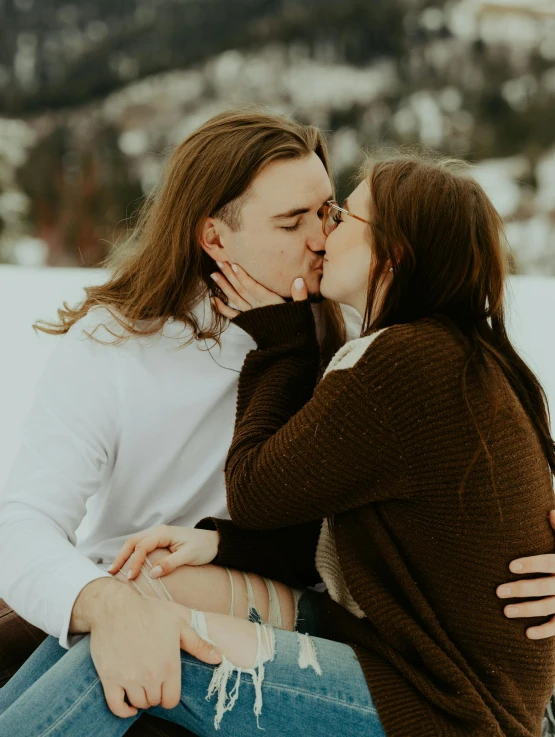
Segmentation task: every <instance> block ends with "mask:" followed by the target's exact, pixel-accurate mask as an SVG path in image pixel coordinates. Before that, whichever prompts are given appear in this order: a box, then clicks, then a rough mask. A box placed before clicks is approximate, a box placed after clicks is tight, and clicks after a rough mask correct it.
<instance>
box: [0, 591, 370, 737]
mask: <svg viewBox="0 0 555 737" xmlns="http://www.w3.org/2000/svg"><path fill="white" fill-rule="evenodd" d="M319 616H320V607H319V595H318V594H315V593H313V592H310V591H309V592H305V593H304V594H303V596H302V597H301V600H300V602H299V615H298V620H297V630H298V631H297V632H285V631H283V630H277V629H276V630H274V635H275V653H274V658H273V660H268V661H267V662H266V663H265V664H264V676H263V683H262V689H261V690H262V708H261V709H258V711H259V712H260V715H259V717H258V718H257V716H256V715H255V713H254V707H255V698H256V690H257V689H256V688H255V683H254V682H253V677H252V675H251V674H250V672H249V671H244V672H243V673H242V674H241V676H242V677H241V683H240V686H239V692H238V696H237V700H236V701H235V702H234V703H232V702H233V699H232V700H231V701H230V700H229V696H230V694H229V693H228V699H227V702H226V703H227V706H228V707H231V708H229V710H227V711H225V713H224V714H223V717H222V719H221V723H220V724H219V727H216V726H215V701H216V700H217V696H218V695H217V694H215V695H214V696H213V697H212V699H211V700H208V699H207V693H208V691H209V687H210V683H211V681H212V677H213V674H214V671H215V669H216V668H217V666H214V665H208V664H206V663H202V662H201V661H199V660H197V659H196V658H194V657H192V656H190V655H189V654H188V653H185V652H182V653H181V673H182V684H181V688H182V692H181V693H182V695H181V701H180V703H179V704H178V705H177V706H176V707H175V708H173V709H163V708H162V707H161V706H154V707H151V708H150V709H148V713H149V714H151V715H152V716H157V717H160V718H161V719H167V720H169V721H171V722H175V723H177V724H180V725H182V726H184V727H186V728H187V729H189V730H190V731H191V732H193V733H194V734H196V735H199V737H208V736H210V737H212V736H215V735H221V737H250V736H251V735H253V736H254V735H256V736H257V737H260V735H261V734H263V732H262V731H261V730H265V734H266V735H267V736H268V737H289V735H290V736H291V737H293V736H294V737H298V735H299V734H302V735H303V737H311V736H312V735H314V737H316V736H318V737H328V736H329V737H337V735H338V734H346V735H349V737H356V735H364V737H385V733H384V731H383V728H382V726H381V724H380V720H379V718H378V715H377V713H376V709H375V707H374V704H373V702H372V698H371V696H370V693H369V690H368V686H367V684H366V681H365V679H364V675H363V673H362V670H361V667H360V665H359V662H358V660H357V658H356V656H355V653H354V651H353V650H352V649H351V648H350V647H348V646H347V645H343V644H341V643H337V642H332V641H331V640H324V639H321V638H318V637H314V635H315V634H317V633H318V631H319V630H320V626H319ZM309 635H310V637H309ZM89 644H90V637H89V636H88V635H87V636H86V637H84V638H83V639H82V640H80V641H79V642H78V643H77V644H76V645H74V646H73V647H72V648H71V649H70V650H69V651H67V650H64V649H63V648H62V647H60V645H59V644H58V642H57V640H56V639H55V638H53V637H48V638H47V639H46V640H45V641H44V642H43V644H42V645H41V646H40V647H39V648H38V649H37V650H36V651H35V653H34V654H33V655H32V656H31V657H30V658H29V660H27V662H26V663H25V664H24V665H23V666H22V667H21V668H20V670H19V671H18V672H17V673H16V674H15V675H14V676H13V677H12V679H11V680H10V681H9V682H8V683H7V684H6V685H5V686H4V687H3V688H2V689H0V735H9V736H10V737H70V736H72V735H75V737H97V735H102V737H116V736H118V735H123V734H125V733H126V732H127V730H128V729H129V728H130V727H131V725H132V724H133V722H134V721H135V720H137V719H138V718H139V715H140V714H141V713H142V712H141V710H139V712H138V714H137V715H136V716H133V717H129V718H127V719H122V718H121V717H117V716H115V715H114V714H112V712H111V711H110V710H109V708H108V706H107V704H106V700H105V698H104V692H103V689H102V684H101V683H100V680H99V678H98V675H97V672H96V669H95V667H94V664H93V661H92V659H91V656H90V648H89ZM235 675H236V674H235ZM234 686H235V680H234V679H233V676H232V679H231V681H230V683H229V687H228V692H229V691H232V690H233V687H234Z"/></svg>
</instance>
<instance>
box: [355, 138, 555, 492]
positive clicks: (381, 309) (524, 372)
mask: <svg viewBox="0 0 555 737" xmlns="http://www.w3.org/2000/svg"><path fill="white" fill-rule="evenodd" d="M363 173H364V176H365V177H366V178H367V182H368V185H369V189H370V197H371V199H370V211H369V220H370V222H371V225H370V226H369V227H370V229H371V237H372V242H373V262H372V267H371V274H370V279H369V285H368V300H367V306H366V314H365V317H364V323H363V334H368V333H370V332H373V331H375V330H380V329H381V328H385V327H389V326H391V325H394V324H400V323H409V322H413V321H415V320H418V319H421V318H429V317H433V318H439V319H440V320H442V321H443V322H445V323H446V324H447V325H450V326H456V329H457V330H458V331H460V333H461V334H462V335H463V336H464V338H465V342H466V344H467V345H468V346H469V353H468V361H467V364H466V369H465V371H464V373H463V391H464V394H465V397H466V401H467V406H468V409H469V411H470V413H471V415H472V416H473V413H472V409H471V407H470V405H469V401H468V397H467V391H466V389H467V383H466V382H467V374H468V371H470V370H476V371H477V372H478V375H479V376H480V377H481V378H482V383H483V386H484V387H485V388H486V389H488V388H489V391H490V392H491V393H492V395H495V394H496V392H495V386H496V381H495V376H493V375H492V373H491V372H489V371H488V368H487V367H488V363H489V364H491V361H492V360H493V365H494V366H497V367H499V369H501V372H502V374H503V375H504V376H505V377H506V379H507V380H508V382H509V384H510V385H511V387H512V389H513V391H514V392H515V394H516V395H517V397H518V399H519V400H520V402H521V404H522V406H523V407H524V409H525V410H526V412H527V414H528V417H529V418H530V420H531V422H532V424H533V426H534V428H535V430H536V433H537V435H538V438H539V440H540V442H541V445H542V447H543V450H544V452H545V455H546V458H547V460H548V463H549V466H550V468H551V471H552V473H554V474H555V443H554V442H553V438H552V436H551V434H550V427H549V410H548V406H547V398H546V395H545V392H544V390H543V388H542V386H541V384H540V382H539V381H538V379H537V378H536V376H535V375H534V373H533V372H532V371H531V370H530V368H529V367H528V366H527V365H526V363H525V362H524V361H523V360H522V358H521V357H520V356H519V355H518V353H517V351H516V350H515V348H514V347H513V345H512V344H511V341H510V340H509V337H508V335H507V330H506V326H505V315H504V309H503V303H504V285H505V280H506V276H507V273H508V266H507V263H508V260H507V254H508V248H507V244H506V241H505V236H504V229H503V222H502V219H501V217H500V215H499V214H498V212H497V211H496V210H495V208H494V206H493V205H492V203H491V202H490V200H489V198H488V197H487V195H486V193H485V192H484V190H483V189H482V188H481V187H480V185H479V184H478V183H477V182H476V181H475V180H474V179H473V178H472V176H471V173H472V172H471V168H470V167H469V165H468V164H466V163H465V162H463V161H460V160H457V159H445V158H441V157H440V156H438V155H436V154H433V153H432V152H428V151H425V150H419V151H409V152H404V151H402V150H401V151H398V152H396V153H395V154H392V153H391V152H389V151H384V152H381V153H380V152H379V151H378V152H376V153H375V154H374V155H370V156H369V160H368V161H367V163H366V164H365V168H364V169H363ZM390 266H391V268H392V269H393V274H392V276H393V278H392V280H391V281H390V283H389V285H388V286H387V287H385V288H384V287H383V286H382V284H383V278H382V275H383V273H384V271H387V269H388V268H390ZM377 297H378V302H376V298H377ZM374 304H377V305H378V308H377V310H376V309H374V310H372V305H374ZM496 373H497V372H496ZM492 402H493V405H492V406H494V407H495V397H494V396H492ZM475 426H476V430H477V433H478V436H479V438H480V441H481V442H480V445H481V447H482V448H483V449H485V453H486V457H487V458H488V459H489V461H490V464H491V458H490V456H489V452H488V448H487V442H486V435H487V432H486V431H485V430H484V429H483V428H480V427H478V425H477V424H476V423H475ZM480 452H481V451H480V448H478V451H477V454H476V456H475V459H474V462H475V461H476V460H477V458H478V456H479V454H480ZM474 462H473V464H474ZM473 464H472V465H473ZM490 467H491V465H490ZM470 470H471V469H469V471H468V473H470ZM468 473H467V474H466V476H465V479H466V478H467V477H468ZM463 486H464V481H463Z"/></svg>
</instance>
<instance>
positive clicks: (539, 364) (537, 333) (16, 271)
mask: <svg viewBox="0 0 555 737" xmlns="http://www.w3.org/2000/svg"><path fill="white" fill-rule="evenodd" d="M105 278H106V273H105V272H103V271H102V270H97V269H31V268H22V267H17V266H0V314H1V315H2V319H3V327H2V343H1V361H0V487H1V486H2V485H3V483H4V481H5V478H6V476H7V473H8V471H9V468H10V466H11V463H12V461H13V458H14V456H15V454H16V452H17V447H18V444H19V432H20V427H21V423H22V421H23V419H24V417H25V415H26V413H27V412H28V410H29V407H30V404H31V401H32V398H33V388H34V385H35V383H36V381H37V379H38V377H39V376H40V374H41V372H42V370H43V367H44V364H45V362H46V360H47V358H48V356H49V354H50V352H51V351H52V349H53V347H54V345H55V343H56V341H57V340H59V338H57V337H53V336H49V335H44V334H42V333H39V334H38V335H37V334H35V333H34V331H33V330H32V327H31V325H32V323H33V322H34V321H35V320H37V319H39V318H42V319H53V318H55V317H56V309H57V308H58V307H59V306H60V305H61V303H62V302H63V301H67V302H69V303H70V304H72V303H75V302H77V301H79V300H80V299H81V298H82V296H84V293H83V287H84V286H86V285H90V284H98V283H101V282H102V281H103V280H104V279H105ZM507 307H508V309H509V315H510V333H511V336H512V338H513V339H514V341H515V343H516V344H517V346H518V348H519V349H520V351H521V353H522V355H523V357H524V358H525V359H526V360H527V361H528V362H529V364H531V366H532V367H533V368H534V370H535V371H536V372H537V374H538V375H539V377H540V380H541V381H542V383H543V385H544V387H545V389H546V391H547V393H548V396H549V398H550V403H551V406H552V408H553V411H554V414H555V325H554V322H555V278H551V279H548V278H541V277H514V278H513V279H511V284H510V293H509V295H508V301H507Z"/></svg>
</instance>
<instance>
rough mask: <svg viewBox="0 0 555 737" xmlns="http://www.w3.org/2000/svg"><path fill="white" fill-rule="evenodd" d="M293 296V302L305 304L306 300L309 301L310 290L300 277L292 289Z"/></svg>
mask: <svg viewBox="0 0 555 737" xmlns="http://www.w3.org/2000/svg"><path fill="white" fill-rule="evenodd" d="M291 296H292V297H293V302H303V301H304V300H305V299H308V290H307V288H306V284H305V283H304V279H301V278H300V277H299V278H298V279H295V281H294V282H293V287H292V289H291Z"/></svg>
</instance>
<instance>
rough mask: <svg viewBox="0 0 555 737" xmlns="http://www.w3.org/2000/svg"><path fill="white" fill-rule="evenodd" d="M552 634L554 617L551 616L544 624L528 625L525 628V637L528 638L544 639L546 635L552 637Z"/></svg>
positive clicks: (554, 622)
mask: <svg viewBox="0 0 555 737" xmlns="http://www.w3.org/2000/svg"><path fill="white" fill-rule="evenodd" d="M554 635H555V617H552V618H551V619H550V620H549V622H546V623H545V624H540V625H539V627H528V629H527V630H526V637H528V638H529V639H530V640H545V639H546V638H547V637H553V636H554Z"/></svg>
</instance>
